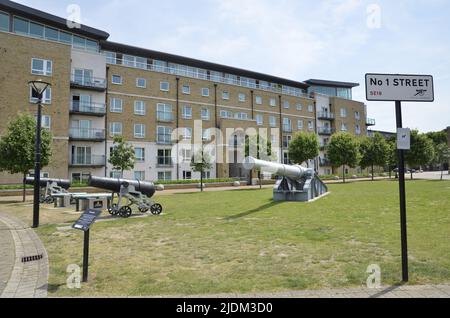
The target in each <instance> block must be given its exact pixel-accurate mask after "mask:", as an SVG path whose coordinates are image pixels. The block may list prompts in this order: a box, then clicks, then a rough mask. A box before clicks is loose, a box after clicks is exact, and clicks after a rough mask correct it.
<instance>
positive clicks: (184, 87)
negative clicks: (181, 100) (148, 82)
mask: <svg viewBox="0 0 450 318" xmlns="http://www.w3.org/2000/svg"><path fill="white" fill-rule="evenodd" d="M186 88H187V89H186ZM185 89H186V90H185ZM181 92H182V93H183V94H184V95H191V87H190V86H189V85H183V86H182V87H181Z"/></svg>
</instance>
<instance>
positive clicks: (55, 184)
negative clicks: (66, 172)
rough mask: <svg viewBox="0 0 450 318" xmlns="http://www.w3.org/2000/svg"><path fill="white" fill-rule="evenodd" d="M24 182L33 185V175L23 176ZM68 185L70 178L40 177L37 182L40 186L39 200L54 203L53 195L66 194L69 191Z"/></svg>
mask: <svg viewBox="0 0 450 318" xmlns="http://www.w3.org/2000/svg"><path fill="white" fill-rule="evenodd" d="M25 184H27V185H34V177H28V178H25ZM70 185H71V183H70V180H64V179H49V178H41V179H40V183H39V187H40V188H41V194H40V197H39V202H40V203H48V204H51V203H54V202H55V198H54V196H55V195H56V196H57V195H67V194H68V193H69V192H68V191H67V190H68V189H69V188H70Z"/></svg>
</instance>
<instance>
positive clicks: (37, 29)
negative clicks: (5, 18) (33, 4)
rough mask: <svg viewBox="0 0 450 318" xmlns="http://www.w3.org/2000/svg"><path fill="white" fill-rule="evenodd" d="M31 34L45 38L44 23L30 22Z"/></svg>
mask: <svg viewBox="0 0 450 318" xmlns="http://www.w3.org/2000/svg"><path fill="white" fill-rule="evenodd" d="M30 35H31V36H34V37H37V38H41V39H43V38H44V26H43V25H42V24H37V23H34V22H30Z"/></svg>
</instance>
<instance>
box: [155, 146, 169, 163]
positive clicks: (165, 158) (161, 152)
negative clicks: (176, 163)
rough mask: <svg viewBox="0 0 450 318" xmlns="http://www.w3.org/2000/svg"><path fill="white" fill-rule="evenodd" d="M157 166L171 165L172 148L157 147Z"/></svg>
mask: <svg viewBox="0 0 450 318" xmlns="http://www.w3.org/2000/svg"><path fill="white" fill-rule="evenodd" d="M156 159H157V166H159V167H161V166H166V167H167V166H171V165H172V150H170V149H158V157H157V158H156Z"/></svg>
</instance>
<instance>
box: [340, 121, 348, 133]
mask: <svg viewBox="0 0 450 318" xmlns="http://www.w3.org/2000/svg"><path fill="white" fill-rule="evenodd" d="M341 130H342V131H347V130H348V127H347V124H344V123H343V124H342V125H341Z"/></svg>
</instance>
